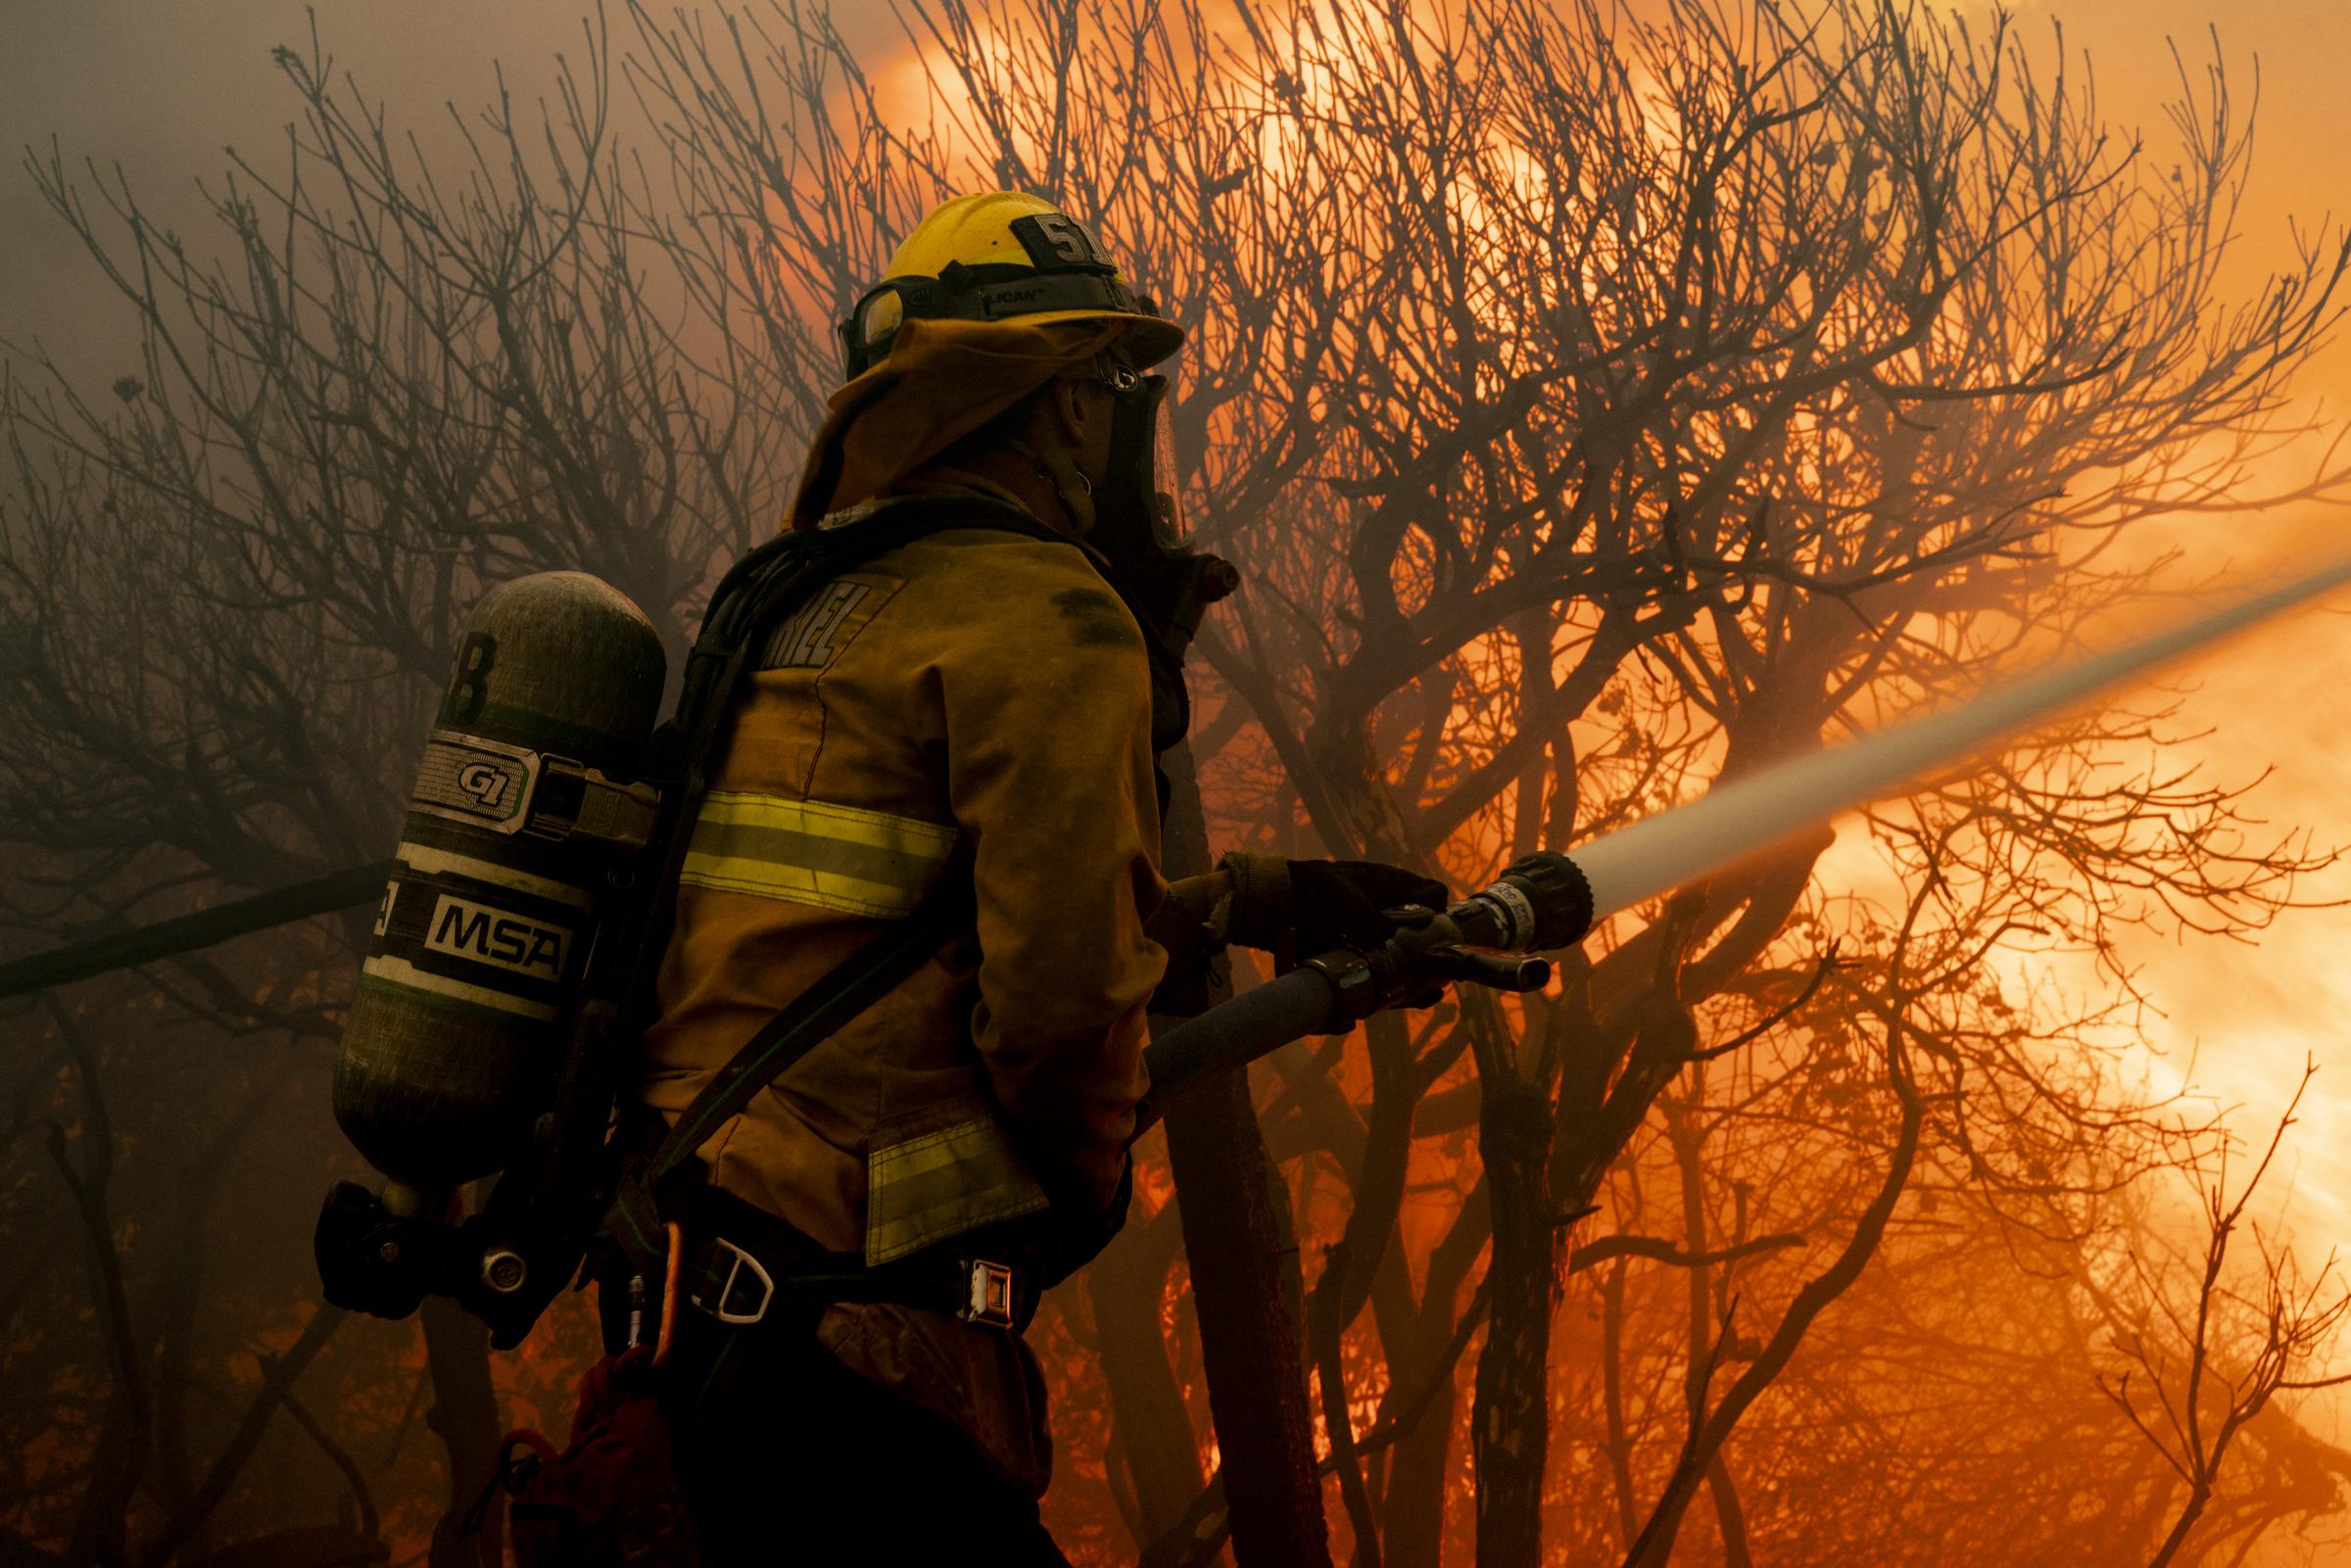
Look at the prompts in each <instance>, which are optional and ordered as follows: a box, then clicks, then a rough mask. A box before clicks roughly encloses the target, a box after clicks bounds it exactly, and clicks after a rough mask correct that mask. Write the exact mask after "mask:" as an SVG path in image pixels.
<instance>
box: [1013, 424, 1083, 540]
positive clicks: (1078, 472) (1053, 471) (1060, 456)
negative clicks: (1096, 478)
mask: <svg viewBox="0 0 2351 1568" xmlns="http://www.w3.org/2000/svg"><path fill="white" fill-rule="evenodd" d="M1004 448H1005V450H1006V451H1012V452H1017V453H1018V454H1020V455H1021V456H1023V457H1026V458H1028V459H1029V460H1030V461H1031V462H1032V463H1034V464H1036V471H1037V473H1038V474H1039V475H1041V476H1042V477H1043V478H1044V480H1045V482H1046V483H1047V484H1049V485H1051V486H1052V487H1053V493H1054V495H1056V496H1058V497H1060V498H1061V509H1062V510H1063V511H1065V512H1067V513H1068V514H1069V518H1070V527H1071V528H1072V529H1074V530H1076V531H1077V533H1078V534H1079V536H1080V537H1081V538H1082V537H1083V536H1084V535H1087V534H1090V533H1092V532H1093V529H1094V482H1093V481H1092V480H1090V479H1088V478H1086V477H1085V471H1084V470H1083V469H1081V468H1080V467H1079V466H1078V459H1077V458H1075V457H1073V456H1071V455H1070V452H1069V449H1068V448H1066V447H1047V448H1045V449H1044V450H1043V451H1038V450H1037V449H1036V448H1034V447H1032V446H1030V445H1029V443H1027V442H1025V441H1007V442H1005V443H1004Z"/></svg>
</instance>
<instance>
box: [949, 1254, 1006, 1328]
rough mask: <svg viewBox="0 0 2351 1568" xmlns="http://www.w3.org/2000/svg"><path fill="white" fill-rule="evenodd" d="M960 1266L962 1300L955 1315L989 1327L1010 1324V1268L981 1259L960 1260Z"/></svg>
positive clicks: (969, 1321)
mask: <svg viewBox="0 0 2351 1568" xmlns="http://www.w3.org/2000/svg"><path fill="white" fill-rule="evenodd" d="M959 1261H960V1262H961V1263H962V1267H963V1302H962V1304H961V1305H960V1306H958V1307H956V1308H955V1315H956V1316H957V1317H959V1318H961V1319H963V1320H964V1321H965V1322H967V1323H985V1324H987V1325H988V1326H989V1327H990V1328H1010V1327H1012V1283H1013V1281H1012V1270H1011V1269H1010V1268H1008V1267H1006V1266H1005V1265H1004V1264H1002V1263H991V1262H989V1261H988V1260H987V1259H984V1258H966V1259H960V1260H959Z"/></svg>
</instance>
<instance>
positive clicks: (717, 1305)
mask: <svg viewBox="0 0 2351 1568" xmlns="http://www.w3.org/2000/svg"><path fill="white" fill-rule="evenodd" d="M710 1245H711V1246H713V1247H723V1248H725V1249H726V1250H727V1251H728V1252H730V1253H732V1254H734V1259H733V1261H731V1262H730V1263H729V1264H728V1265H727V1277H726V1279H725V1280H724V1281H723V1282H721V1284H720V1285H719V1287H718V1295H717V1298H716V1299H715V1300H713V1301H709V1302H705V1301H703V1300H702V1299H701V1297H699V1296H689V1297H687V1298H686V1299H687V1300H688V1301H689V1302H692V1303H693V1304H694V1305H695V1306H696V1307H698V1308H699V1309H700V1310H702V1311H704V1312H707V1313H709V1314H710V1315H711V1316H712V1317H715V1318H717V1319H718V1320H719V1321H720V1322H722V1323H731V1324H734V1325H736V1326H738V1327H741V1326H744V1325H747V1324H751V1323H756V1322H758V1321H759V1320H760V1319H761V1318H763V1317H765V1316H766V1315H767V1308H768V1307H769V1305H770V1304H772V1303H773V1302H774V1301H775V1299H776V1277H775V1276H774V1275H773V1274H770V1273H769V1272H768V1271H767V1265H766V1264H764V1263H762V1262H760V1261H759V1259H756V1258H753V1257H752V1256H751V1255H750V1254H749V1253H746V1252H744V1250H743V1249H742V1248H740V1247H738V1246H736V1245H735V1244H734V1243H733V1242H731V1241H729V1240H727V1238H726V1237H724V1236H713V1237H711V1238H710ZM746 1268H747V1269H749V1270H750V1271H751V1276H752V1277H753V1278H754V1279H756V1280H758V1281H759V1304H758V1306H756V1307H753V1308H751V1309H750V1310H748V1311H729V1310H728V1309H727V1299H728V1298H729V1297H731V1296H733V1295H734V1294H735V1282H736V1281H737V1280H738V1279H741V1278H742V1277H743V1271H744V1269H746Z"/></svg>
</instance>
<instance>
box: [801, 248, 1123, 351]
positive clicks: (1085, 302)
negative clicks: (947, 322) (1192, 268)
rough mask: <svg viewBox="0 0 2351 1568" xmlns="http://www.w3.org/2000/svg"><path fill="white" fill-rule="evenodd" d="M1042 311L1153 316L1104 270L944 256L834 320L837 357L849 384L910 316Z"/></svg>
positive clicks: (973, 317) (964, 317)
mask: <svg viewBox="0 0 2351 1568" xmlns="http://www.w3.org/2000/svg"><path fill="white" fill-rule="evenodd" d="M1045 310H1104V311H1111V312H1115V313H1117V314H1120V315H1157V314H1158V313H1159V309H1158V307H1157V306H1155V305H1154V304H1153V303H1152V302H1151V301H1150V300H1149V299H1147V298H1145V297H1143V296H1141V295H1138V294H1136V293H1135V292H1134V291H1133V290H1132V289H1129V288H1128V286H1127V285H1126V284H1125V283H1123V282H1121V281H1120V280H1119V279H1118V278H1116V277H1114V276H1112V275H1111V274H1110V273H1108V272H1102V271H1095V270H1092V269H1087V270H1082V271H1080V270H1072V271H1066V272H1063V271H1044V270H1041V269H1037V268H1032V267H1026V266H1015V265H1010V264H990V265H984V266H965V265H963V264H962V263H961V262H959V261H951V262H949V263H948V264H947V265H946V266H945V267H944V268H943V269H942V270H941V271H940V272H939V275H938V276H937V277H936V278H926V277H905V278H888V279H885V280H884V281H883V282H881V283H879V284H876V285H875V286H874V287H873V288H871V289H869V290H867V291H866V293H865V296H864V297H863V298H862V299H860V300H859V301H858V302H857V304H856V306H855V307H854V308H853V309H851V310H850V311H849V314H848V318H847V319H846V320H844V321H842V322H841V323H840V347H841V356H842V360H843V364H844V367H845V368H846V370H847V371H848V375H849V379H850V380H852V381H854V380H855V379H856V378H857V377H859V376H861V375H863V374H865V372H866V371H868V370H870V369H872V368H873V367H874V365H875V364H876V363H877V362H878V361H880V359H881V358H882V357H883V356H885V355H887V354H888V353H889V343H890V340H891V339H892V338H894V337H896V336H897V333H898V328H899V327H900V326H902V325H903V324H905V322H906V321H907V320H908V319H909V318H911V317H921V318H924V319H936V318H939V317H948V318H952V319H955V320H960V321H1004V320H1009V319H1011V318H1013V317H1015V316H1023V315H1035V314H1037V313H1039V312H1041V311H1045Z"/></svg>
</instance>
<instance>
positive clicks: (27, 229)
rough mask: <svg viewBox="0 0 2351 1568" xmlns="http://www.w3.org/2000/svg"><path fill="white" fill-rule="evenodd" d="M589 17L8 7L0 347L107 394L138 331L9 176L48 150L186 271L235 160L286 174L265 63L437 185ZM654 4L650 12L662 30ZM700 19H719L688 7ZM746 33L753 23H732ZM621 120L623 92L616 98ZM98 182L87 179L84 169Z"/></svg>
mask: <svg viewBox="0 0 2351 1568" xmlns="http://www.w3.org/2000/svg"><path fill="white" fill-rule="evenodd" d="M596 5H597V0H500V3H499V4H496V5H481V4H476V3H469V0H400V3H398V4H395V5H386V4H382V3H380V0H312V3H310V4H305V3H304V0H235V3H234V4H209V5H189V4H179V5H168V4H167V5H159V4H155V3H153V0H6V3H5V4H0V153H4V154H5V156H4V157H0V285H5V286H4V287H0V343H7V344H13V345H17V346H19V347H24V346H27V345H29V344H30V343H31V342H32V341H33V340H35V339H36V338H37V339H38V340H40V341H41V342H42V343H43V344H45V345H46V346H47V347H48V348H49V349H50V351H51V352H52V353H53V354H55V355H56V356H57V357H58V359H59V360H60V362H61V363H62V364H63V365H64V367H65V369H66V370H67V372H68V373H69V374H71V375H72V376H73V377H74V378H75V379H76V380H78V381H82V382H85V383H89V382H95V383H96V384H99V385H103V384H104V383H105V382H106V381H109V380H112V379H113V378H114V377H116V376H118V375H124V374H129V373H132V372H134V371H135V370H136V368H137V365H136V359H135V356H136V351H137V342H138V337H137V327H136V321H135V319H134V318H133V316H132V314H131V312H130V310H129V309H126V307H125V305H124V303H123V301H122V300H121V298H120V295H118V294H117V293H116V292H115V290H114V289H113V288H112V287H111V286H109V285H108V283H107V282H106V280H105V279H104V277H103V276H102V275H101V274H100V273H99V272H98V270H97V268H96V267H95V266H93V265H92V264H91V261H90V259H89V257H88V256H87V255H86V254H84V252H83V251H82V249H81V247H80V245H79V243H78V242H77V241H76V240H75V239H74V238H73V236H72V234H71V233H69V232H68V231H67V229H66V228H65V226H64V225H63V224H62V223H60V222H59V221H58V219H57V217H56V215H55V214H52V213H51V212H50V211H49V210H48V208H47V207H46V206H45V205H44V204H43V202H42V200H41V198H40V195H39V194H38V192H36V191H35V190H34V188H33V184H32V180H31V178H30V176H29V175H28V174H27V173H26V172H25V170H24V167H23V166H22V165H23V162H24V159H25V158H26V157H30V158H33V159H37V160H40V161H42V162H46V161H47V160H48V158H49V157H50V156H51V148H52V145H53V144H54V146H55V149H56V152H57V154H58V156H60V157H62V159H63V160H64V162H65V165H66V166H67V168H68V169H69V170H70V171H72V172H73V173H74V175H75V176H76V181H77V183H79V184H80V185H81V186H82V188H83V193H84V197H85V199H87V200H90V201H92V203H93V205H95V202H96V199H97V195H98V192H97V190H96V189H95V185H96V183H97V181H98V180H112V179H113V178H114V177H115V171H116V170H117V169H118V168H119V169H120V174H121V176H122V177H123V178H125V179H127V180H128V181H129V183H130V185H131V187H132V189H134V190H135V191H136V192H137V193H138V195H139V199H140V201H141V204H142V205H143V206H144V207H145V208H146V210H147V211H148V213H149V214H151V215H152V216H153V217H154V218H155V219H156V220H157V221H159V222H161V223H164V224H166V225H168V226H169V227H171V228H173V229H175V230H176V231H177V232H178V233H179V234H180V235H181V236H182V237H183V238H185V239H186V240H187V241H188V242H189V245H190V248H191V250H193V251H194V252H195V253H196V254H198V255H203V254H206V253H207V252H209V251H210V250H212V249H213V246H212V243H211V232H210V231H211V230H212V228H213V227H214V225H215V222H216V220H215V219H213V218H212V217H211V216H210V214H208V212H207V210H206V206H205V200H204V197H203V195H202V194H201V193H200V192H199V190H198V189H197V184H198V182H199V181H203V182H204V183H205V184H206V185H208V186H209V187H210V188H211V189H212V190H214V191H216V192H217V191H219V190H220V189H221V188H222V184H223V175H224V173H225V171H226V170H227V169H228V167H229V157H228V154H227V151H226V149H228V148H231V147H233V148H235V149H236V150H237V152H238V153H240V154H242V155H243V156H244V157H245V158H246V159H247V160H249V161H250V162H251V163H252V164H253V165H254V166H256V167H258V168H260V169H261V170H263V171H264V172H267V171H269V170H270V169H272V168H274V167H280V166H283V165H284V162H285V155H284V151H283V148H284V144H285V137H286V129H287V126H288V124H289V122H290V121H292V120H293V119H294V118H295V117H296V115H297V113H298V111H299V107H300V106H299V104H298V103H297V102H296V100H295V98H294V95H293V93H292V91H291V90H290V88H289V87H288V86H287V83H286V81H285V79H284V77H283V76H282V75H281V74H280V73H279V71H278V69H277V67H276V65H275V64H274V63H273V62H272V58H271V56H272V53H273V51H274V50H276V49H277V48H278V47H280V46H283V47H286V48H291V49H295V50H298V51H303V52H307V51H308V50H309V49H310V48H311V37H312V33H311V28H312V21H311V14H312V13H313V12H314V13H315V15H316V26H317V35H318V40H319V43H320V45H321V47H322V48H323V49H324V50H325V52H326V53H327V55H328V56H329V57H331V58H332V59H333V61H334V63H335V66H336V69H337V71H338V72H348V73H349V74H351V75H352V76H353V77H354V78H356V79H357V80H358V81H359V83H360V86H361V87H362V88H363V89H364V90H365V92H366V95H367V97H368V98H369V99H370V100H372V101H374V102H375V103H378V104H380V105H382V106H383V107H384V108H385V109H386V110H387V111H388V112H389V114H390V118H391V120H392V123H393V124H394V126H395V127H397V128H399V129H401V130H404V131H406V130H413V131H414V132H416V134H417V138H418V142H419V145H420V146H421V148H422V150H423V152H424V154H425V156H426V157H427V158H428V159H429V160H430V161H431V162H432V163H433V165H434V166H436V167H446V166H449V155H450V154H451V153H452V152H454V151H456V142H457V139H458V135H457V129H456V124H455V122H454V121H453V119H452V116H451V112H450V108H449V106H450V105H453V104H454V105H455V106H456V111H457V113H458V114H460V115H463V116H465V117H468V118H470V117H472V116H475V115H477V114H478V113H479V112H480V111H481V109H482V108H483V106H485V105H487V104H489V103H491V102H493V101H494V100H495V98H496V96H497V93H498V90H499V82H500V73H501V70H502V68H503V71H504V81H505V84H506V87H507V89H508V90H509V91H510V92H511V93H512V94H513V95H514V98H515V100H516V101H517V103H518V104H529V103H531V102H533V101H535V100H536V99H537V98H538V97H539V96H540V95H541V94H542V92H543V91H544V90H545V89H546V88H547V86H548V84H549V83H550V82H551V81H552V79H553V75H554V62H555V57H556V56H558V55H561V56H563V57H565V58H566V59H569V60H571V61H572V62H574V63H575V64H577V63H583V62H584V61H585V59H586V57H587V54H588V46H587V41H586V35H585V34H584V33H583V30H582V25H583V19H584V18H587V17H591V16H593V14H594V12H595V10H596ZM669 9H670V7H669V6H668V5H667V4H655V5H654V6H653V7H652V10H653V11H654V12H655V13H656V14H657V15H664V16H665V15H667V14H668V12H669ZM687 9H688V10H689V11H690V12H691V11H700V12H703V13H706V14H707V15H708V17H709V18H711V19H712V20H715V19H716V17H717V16H718V15H719V14H720V8H719V7H717V6H713V5H700V6H694V5H690V6H689V7H688V8H687ZM733 9H737V10H741V11H744V12H745V13H746V14H747V15H749V16H750V17H751V18H752V20H756V14H757V13H758V12H760V11H764V10H765V9H766V8H765V7H763V6H759V7H737V8H733ZM834 19H835V21H836V24H838V25H839V27H840V30H841V32H842V34H843V35H844V36H845V37H846V38H847V39H848V41H849V42H850V43H851V44H852V45H853V46H857V47H858V48H859V49H860V50H861V52H863V53H864V54H865V55H866V56H867V57H868V58H879V57H880V56H882V55H884V54H886V53H889V52H892V48H893V45H894V46H895V47H899V48H902V47H903V44H902V41H901V40H900V34H899V32H898V29H897V23H896V21H895V20H894V18H893V17H892V15H891V13H890V9H889V8H888V7H887V6H879V5H861V4H854V3H850V4H840V5H839V6H837V7H836V8H835V14H834ZM605 20H606V22H607V24H608V25H609V27H610V29H611V33H612V38H613V41H614V43H615V45H618V44H619V43H620V42H621V40H622V39H623V37H624V36H625V35H628V34H630V33H631V32H632V31H633V29H632V26H631V24H630V21H629V17H628V14H627V12H626V10H625V9H624V8H623V7H622V5H620V4H619V3H618V0H607V4H606V6H605ZM614 103H615V109H616V112H617V111H620V110H621V109H622V108H623V107H624V105H625V88H624V87H623V86H622V85H621V84H620V83H617V82H616V83H614ZM85 163H86V164H94V165H95V166H96V169H97V174H96V175H95V176H92V175H91V174H90V173H89V172H88V171H87V170H86V169H85V168H84V165H85Z"/></svg>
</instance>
